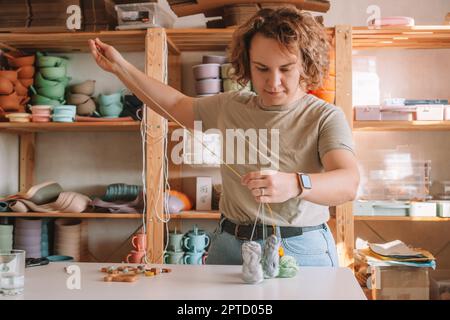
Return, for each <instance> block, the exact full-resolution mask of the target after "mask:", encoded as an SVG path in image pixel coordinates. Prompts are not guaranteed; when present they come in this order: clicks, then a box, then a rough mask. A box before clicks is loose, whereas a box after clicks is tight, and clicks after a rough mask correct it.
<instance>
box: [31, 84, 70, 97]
mask: <svg viewBox="0 0 450 320" xmlns="http://www.w3.org/2000/svg"><path fill="white" fill-rule="evenodd" d="M64 91H65V87H64V84H63V83H57V84H56V85H54V86H51V87H41V88H37V93H38V94H39V95H41V96H45V97H47V98H50V99H53V100H59V99H62V98H63V97H64Z"/></svg>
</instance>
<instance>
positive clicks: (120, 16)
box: [115, 2, 175, 30]
mask: <svg viewBox="0 0 450 320" xmlns="http://www.w3.org/2000/svg"><path fill="white" fill-rule="evenodd" d="M115 9H116V11H117V21H118V24H119V25H118V26H117V27H116V29H118V30H125V29H145V28H152V27H162V28H172V27H173V23H174V22H175V18H174V17H172V15H171V14H170V13H168V12H167V11H165V10H164V9H162V7H161V6H160V5H158V4H156V3H148V2H145V3H131V4H118V5H116V6H115Z"/></svg>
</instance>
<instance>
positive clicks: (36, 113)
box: [30, 105, 52, 122]
mask: <svg viewBox="0 0 450 320" xmlns="http://www.w3.org/2000/svg"><path fill="white" fill-rule="evenodd" d="M30 109H31V121H33V122H49V121H50V118H51V113H52V106H48V105H47V106H46V105H36V106H31V107H30Z"/></svg>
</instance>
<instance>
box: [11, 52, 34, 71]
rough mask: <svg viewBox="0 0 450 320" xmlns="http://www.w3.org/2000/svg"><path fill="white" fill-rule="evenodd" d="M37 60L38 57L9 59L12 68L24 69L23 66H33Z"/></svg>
mask: <svg viewBox="0 0 450 320" xmlns="http://www.w3.org/2000/svg"><path fill="white" fill-rule="evenodd" d="M35 60H36V56H35V55H34V54H33V55H30V56H17V57H15V58H14V59H11V58H8V62H9V64H10V65H11V66H12V67H16V68H19V67H23V66H32V65H33V64H34V61H35Z"/></svg>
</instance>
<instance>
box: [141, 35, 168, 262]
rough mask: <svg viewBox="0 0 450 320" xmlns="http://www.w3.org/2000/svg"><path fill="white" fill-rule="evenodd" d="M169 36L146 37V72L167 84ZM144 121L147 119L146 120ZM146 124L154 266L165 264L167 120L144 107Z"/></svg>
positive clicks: (150, 244)
mask: <svg viewBox="0 0 450 320" xmlns="http://www.w3.org/2000/svg"><path fill="white" fill-rule="evenodd" d="M166 38H167V36H166V32H165V30H164V29H161V28H154V29H148V30H147V35H146V37H145V48H146V51H145V53H146V57H145V59H146V64H145V73H146V74H147V75H149V76H151V77H153V78H155V79H157V80H159V81H161V82H165V83H167V39H166ZM143 121H144V120H143ZM145 122H146V125H147V144H146V150H145V158H146V160H147V165H146V168H145V170H146V179H147V182H146V188H147V195H146V200H147V202H146V203H147V206H146V218H145V219H146V224H147V243H148V256H149V257H150V260H151V262H152V263H162V262H163V254H164V252H163V250H164V223H163V221H162V220H161V218H163V214H164V212H163V199H164V185H163V179H164V177H163V165H164V162H163V160H164V149H163V139H161V137H162V135H163V132H164V131H163V126H164V122H165V120H164V118H163V117H161V116H160V115H158V114H157V113H156V112H154V111H152V110H151V109H150V108H147V107H146V108H145Z"/></svg>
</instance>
